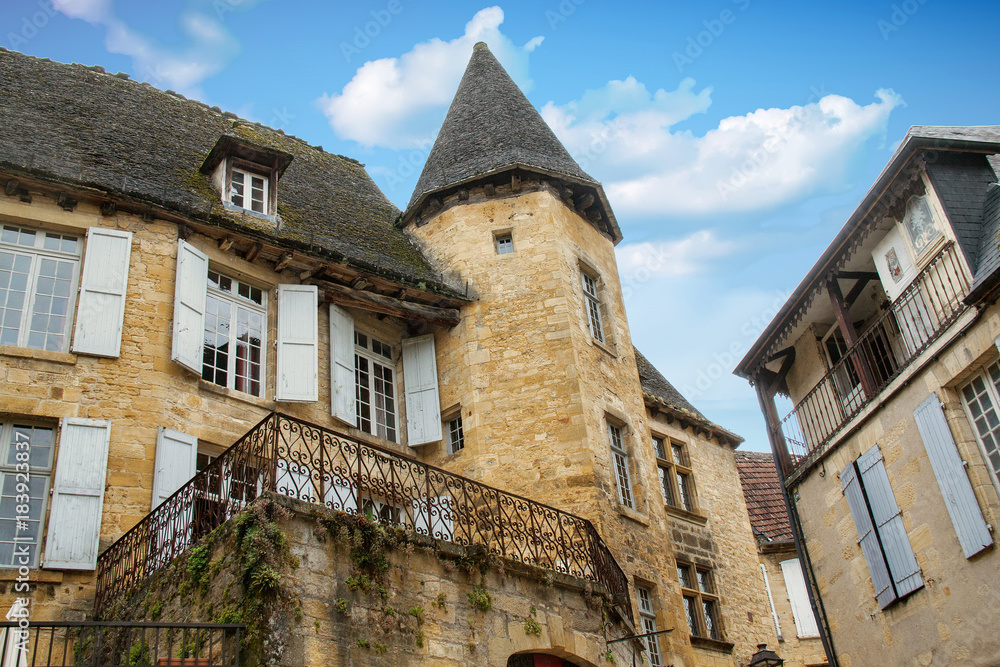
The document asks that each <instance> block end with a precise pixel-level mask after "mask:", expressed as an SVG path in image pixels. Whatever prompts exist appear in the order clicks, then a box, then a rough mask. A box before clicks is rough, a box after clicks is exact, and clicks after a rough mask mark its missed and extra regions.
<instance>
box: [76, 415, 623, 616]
mask: <svg viewBox="0 0 1000 667" xmlns="http://www.w3.org/2000/svg"><path fill="white" fill-rule="evenodd" d="M264 491H272V492H276V493H279V494H282V495H286V496H290V497H292V498H297V499H300V500H304V501H307V502H310V503H316V504H319V505H324V506H326V507H328V508H330V509H334V510H340V511H343V512H347V513H349V514H358V513H362V514H370V515H371V516H372V517H374V518H375V519H376V520H378V521H381V522H386V523H389V524H393V525H397V526H401V527H404V528H406V529H408V530H411V531H414V532H416V533H418V534H421V535H428V536H430V537H434V538H437V539H441V540H447V541H449V542H454V543H456V544H459V545H462V546H479V547H482V548H485V549H486V550H487V551H488V552H489V553H491V554H495V555H496V556H499V557H503V558H509V559H512V560H515V561H519V562H522V563H527V564H530V565H534V566H537V567H541V568H545V569H549V570H553V571H555V572H561V573H564V574H569V575H573V576H576V577H581V578H584V579H589V580H591V581H595V582H600V583H601V584H603V585H604V586H605V587H606V588H607V590H608V592H609V594H610V595H611V596H612V599H613V601H614V603H615V604H620V605H621V608H622V609H623V611H624V613H625V614H626V615H628V616H629V618H630V619H631V617H632V611H631V604H630V603H629V594H628V579H627V578H626V577H625V574H624V572H622V569H621V567H619V565H618V563H617V562H616V561H615V558H614V556H612V554H611V552H610V551H609V550H608V547H607V546H606V545H605V544H604V541H603V540H602V539H601V537H600V535H598V533H597V530H596V529H595V528H594V526H593V524H591V522H590V521H588V520H586V519H583V518H581V517H578V516H575V515H573V514H569V513H568V512H563V511H562V510H558V509H556V508H554V507H550V506H548V505H543V504H541V503H538V502H534V501H532V500H528V499H527V498H522V497H521V496H516V495H514V494H511V493H506V492H504V491H500V490H499V489H495V488H493V487H490V486H486V485H485V484H481V483H479V482H477V481H475V480H471V479H468V478H466V477H462V476H460V475H456V474H453V473H450V472H447V471H445V470H442V469H440V468H435V467H434V466H430V465H427V464H426V463H421V462H419V461H414V460H413V459H409V458H406V457H404V456H401V455H399V454H397V453H395V452H392V451H390V450H387V449H382V448H379V447H375V446H372V445H368V444H364V443H360V442H358V441H356V440H352V439H350V438H349V437H347V436H344V435H341V434H339V433H336V432H334V431H332V430H330V429H327V428H324V427H322V426H317V425H315V424H310V423H308V422H304V421H301V420H298V419H295V418H293V417H289V416H287V415H284V414H280V413H272V414H271V415H269V416H268V417H266V418H264V419H263V420H262V421H261V422H260V423H259V424H257V426H255V427H254V428H253V429H251V430H250V431H249V432H248V433H247V434H245V435H244V436H243V437H242V438H240V440H238V441H237V442H236V444H234V445H233V446H232V447H230V448H229V449H227V450H226V451H225V452H223V453H222V454H221V455H220V456H219V457H218V458H216V459H215V460H213V461H212V462H211V463H210V464H209V465H208V467H206V468H205V469H204V470H202V471H201V472H199V473H198V474H197V475H196V476H195V477H193V478H192V479H191V481H189V482H188V483H187V484H185V485H184V486H183V487H181V488H180V489H179V490H178V491H177V492H176V493H174V494H173V495H172V496H170V498H168V499H167V500H165V501H163V503H161V504H160V505H159V506H158V507H157V508H156V509H154V510H153V511H152V512H150V513H149V514H148V515H146V516H145V517H144V518H143V519H142V521H140V522H139V523H138V524H136V526H135V527H134V528H132V529H131V530H130V531H129V532H127V533H126V534H125V535H123V536H122V537H121V538H120V539H119V540H118V541H117V542H115V543H114V544H112V545H111V546H110V547H108V549H107V550H106V551H104V553H102V554H101V555H100V557H99V558H98V559H97V594H96V598H95V601H94V607H95V609H94V613H95V617H96V618H101V617H102V616H101V615H102V613H103V612H105V611H106V610H107V609H109V606H110V605H111V604H113V603H114V602H115V601H116V600H118V599H120V598H122V597H123V596H126V595H127V594H128V593H129V592H130V591H132V590H134V589H135V588H136V587H137V586H139V585H140V584H142V583H143V582H144V581H146V580H148V579H149V578H150V577H151V576H152V575H153V574H154V573H155V572H156V571H158V570H159V569H160V568H162V567H164V566H165V565H167V564H168V563H170V562H171V561H172V560H173V559H175V558H176V557H177V556H179V555H181V554H182V553H183V552H184V551H185V550H187V549H188V548H190V547H191V546H192V545H194V544H196V543H197V542H198V541H199V540H200V539H201V538H202V537H204V536H205V535H207V534H208V533H209V532H211V531H212V530H213V529H214V528H216V527H218V526H220V525H222V523H223V522H225V521H226V520H228V519H230V518H231V517H233V516H235V515H236V514H237V513H238V512H240V511H241V510H242V509H243V508H244V507H245V506H246V504H247V503H249V502H251V501H252V500H254V499H255V498H257V497H258V496H259V495H261V494H262V493H263V492H264Z"/></svg>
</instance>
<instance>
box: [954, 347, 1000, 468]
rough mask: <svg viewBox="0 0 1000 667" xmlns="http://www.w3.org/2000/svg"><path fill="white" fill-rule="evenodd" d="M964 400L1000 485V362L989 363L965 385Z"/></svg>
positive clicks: (963, 390) (990, 466)
mask: <svg viewBox="0 0 1000 667" xmlns="http://www.w3.org/2000/svg"><path fill="white" fill-rule="evenodd" d="M962 402H963V403H964V404H965V409H966V411H967V414H968V416H969V421H971V422H972V425H973V426H974V427H975V430H976V436H977V438H978V440H979V445H980V447H982V450H983V454H984V455H985V456H986V460H987V461H989V468H990V470H992V471H993V477H994V479H995V480H996V483H998V484H1000V413H998V412H997V406H998V405H1000V364H996V363H993V364H990V365H989V366H988V367H987V368H986V370H984V371H983V372H982V373H980V374H979V375H977V376H976V377H974V378H973V379H972V381H971V382H969V384H967V385H965V386H964V387H962Z"/></svg>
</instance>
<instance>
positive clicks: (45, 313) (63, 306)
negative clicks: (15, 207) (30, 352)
mask: <svg viewBox="0 0 1000 667" xmlns="http://www.w3.org/2000/svg"><path fill="white" fill-rule="evenodd" d="M81 247H82V243H81V242H80V238H79V237H76V236H69V235H65V234H57V233H55V232H47V231H43V230H40V229H28V228H25V227H16V226H13V225H4V226H3V228H2V229H0V345H16V346H18V347H30V348H34V349H37V350H50V351H53V352H65V351H67V350H68V349H69V327H70V324H71V320H72V309H73V303H74V301H75V299H76V286H77V279H78V274H79V269H80V250H81Z"/></svg>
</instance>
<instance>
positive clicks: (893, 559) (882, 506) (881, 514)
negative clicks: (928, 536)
mask: <svg viewBox="0 0 1000 667" xmlns="http://www.w3.org/2000/svg"><path fill="white" fill-rule="evenodd" d="M858 471H859V472H860V473H861V483H862V486H863V487H864V490H865V495H866V496H867V497H868V506H869V507H870V508H871V511H872V520H873V521H874V522H875V528H876V530H878V534H879V538H880V539H881V540H882V550H883V551H884V552H885V560H886V563H888V565H889V572H890V573H891V574H892V580H893V581H894V582H895V584H896V595H897V596H898V597H903V596H905V595H907V594H908V593H912V592H913V591H915V590H917V589H918V588H921V587H923V585H924V580H923V577H921V576H920V566H919V565H917V559H916V558H914V556H913V549H912V548H911V547H910V538H909V537H908V536H907V534H906V528H905V527H904V526H903V517H902V516H900V512H899V506H898V505H897V504H896V496H895V495H894V494H893V492H892V486H891V485H890V484H889V475H888V474H886V471H885V464H884V463H883V462H882V452H881V451H880V450H879V448H878V446H875V447H872V448H871V449H869V450H868V451H867V452H865V453H864V454H862V455H861V456H860V457H859V458H858Z"/></svg>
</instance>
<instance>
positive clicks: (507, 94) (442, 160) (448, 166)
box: [404, 42, 621, 242]
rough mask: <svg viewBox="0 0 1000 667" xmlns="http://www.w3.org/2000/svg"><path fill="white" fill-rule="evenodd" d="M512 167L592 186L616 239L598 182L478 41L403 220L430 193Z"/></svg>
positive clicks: (483, 44)
mask: <svg viewBox="0 0 1000 667" xmlns="http://www.w3.org/2000/svg"><path fill="white" fill-rule="evenodd" d="M513 169H524V170H527V171H533V172H536V173H540V174H543V175H546V176H551V177H554V178H557V179H562V180H565V181H568V182H569V183H573V184H576V185H579V186H584V187H589V188H594V189H595V190H596V191H597V195H598V199H599V200H600V203H601V204H602V205H603V208H604V210H605V211H606V214H607V217H608V219H609V221H610V223H611V225H610V227H611V229H612V230H613V232H612V235H613V236H614V237H615V242H617V241H618V240H619V239H620V238H621V232H620V231H619V230H618V225H617V223H616V222H615V220H614V216H613V214H612V213H611V207H610V206H609V205H608V203H607V200H606V197H605V195H604V191H603V189H602V188H601V186H600V183H598V182H597V181H596V180H594V179H593V178H591V177H590V175H588V174H587V173H586V172H585V171H584V170H583V169H581V168H580V165H578V164H577V163H576V160H574V159H573V158H572V156H570V154H569V151H567V150H566V147H565V146H563V145H562V143H561V142H560V141H559V139H558V138H557V137H556V135H555V133H554V132H553V131H552V129H551V128H550V127H549V126H548V125H547V124H546V123H545V121H544V120H543V119H542V116H541V114H539V113H538V111H537V110H536V109H535V107H533V106H532V104H531V102H529V101H528V98H527V97H525V96H524V93H522V92H521V89H520V88H518V87H517V84H516V83H514V81H513V80H512V79H511V78H510V75H508V74H507V72H506V71H505V70H504V68H503V66H502V65H501V64H500V63H499V62H498V61H497V59H496V58H495V57H494V56H493V54H492V53H491V52H490V50H489V47H487V46H486V44H485V43H483V42H479V43H477V44H476V45H475V47H473V50H472V58H471V59H470V60H469V66H468V67H467V68H466V70H465V74H464V76H462V81H461V83H460V84H459V86H458V92H456V93H455V98H454V100H452V103H451V107H450V108H449V109H448V115H447V116H446V117H445V119H444V124H443V125H442V126H441V131H440V132H439V133H438V136H437V139H436V140H435V141H434V146H433V147H432V148H431V152H430V155H428V157H427V162H426V164H424V169H423V171H422V172H421V174H420V178H419V179H418V180H417V186H416V188H415V189H414V191H413V196H412V197H411V198H410V203H409V204H408V205H407V211H406V216H405V218H404V219H408V218H411V217H412V215H413V214H414V213H415V212H416V211H417V210H418V209H420V208H421V206H422V205H423V203H424V202H425V201H426V200H427V198H428V197H429V196H430V195H432V194H434V193H437V192H441V191H443V190H447V189H450V188H454V187H456V186H460V185H466V184H469V183H471V182H473V181H476V180H478V179H481V178H483V177H488V176H493V175H496V174H499V173H501V172H504V171H511V170H513Z"/></svg>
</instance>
